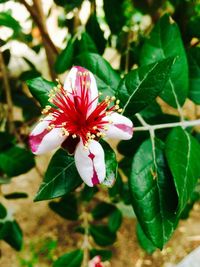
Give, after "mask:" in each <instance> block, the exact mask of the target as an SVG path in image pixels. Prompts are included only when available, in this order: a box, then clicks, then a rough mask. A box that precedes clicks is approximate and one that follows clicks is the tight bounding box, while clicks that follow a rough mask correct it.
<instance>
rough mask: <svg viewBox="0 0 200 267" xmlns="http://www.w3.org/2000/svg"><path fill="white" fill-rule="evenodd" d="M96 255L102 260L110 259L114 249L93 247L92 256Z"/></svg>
mask: <svg viewBox="0 0 200 267" xmlns="http://www.w3.org/2000/svg"><path fill="white" fill-rule="evenodd" d="M95 256H100V257H101V261H108V260H110V259H111V257H112V251H110V250H105V249H95V248H93V249H91V250H90V258H91V259H92V258H94V257H95Z"/></svg>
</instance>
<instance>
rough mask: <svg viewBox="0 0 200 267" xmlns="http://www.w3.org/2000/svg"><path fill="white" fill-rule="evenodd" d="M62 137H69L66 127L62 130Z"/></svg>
mask: <svg viewBox="0 0 200 267" xmlns="http://www.w3.org/2000/svg"><path fill="white" fill-rule="evenodd" d="M62 135H63V136H69V132H68V131H67V130H66V129H65V128H64V127H63V128H62Z"/></svg>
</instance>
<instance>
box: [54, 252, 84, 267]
mask: <svg viewBox="0 0 200 267" xmlns="http://www.w3.org/2000/svg"><path fill="white" fill-rule="evenodd" d="M82 261H83V251H82V250H80V249H77V250H74V251H72V252H69V253H66V254H64V255H62V256H61V257H60V258H58V259H57V261H55V262H54V264H53V267H81V264H82Z"/></svg>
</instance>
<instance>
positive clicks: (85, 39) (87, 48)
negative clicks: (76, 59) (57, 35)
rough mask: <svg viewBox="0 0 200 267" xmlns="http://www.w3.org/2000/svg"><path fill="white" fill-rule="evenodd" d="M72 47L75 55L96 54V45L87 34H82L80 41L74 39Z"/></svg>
mask: <svg viewBox="0 0 200 267" xmlns="http://www.w3.org/2000/svg"><path fill="white" fill-rule="evenodd" d="M74 45H75V50H76V53H77V54H81V53H84V52H89V53H97V48H96V45H95V43H94V41H93V40H92V38H91V37H90V35H89V34H88V33H87V32H83V33H82V34H81V36H80V39H79V38H78V39H76V41H75V44H74Z"/></svg>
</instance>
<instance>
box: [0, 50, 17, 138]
mask: <svg viewBox="0 0 200 267" xmlns="http://www.w3.org/2000/svg"><path fill="white" fill-rule="evenodd" d="M0 68H1V72H2V76H3V77H2V78H3V84H4V89H5V95H6V103H7V120H8V130H9V132H10V133H11V134H14V132H15V125H14V115H13V102H12V95H11V88H10V84H9V79H8V73H7V69H6V65H5V62H4V59H3V54H2V52H1V49H0Z"/></svg>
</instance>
